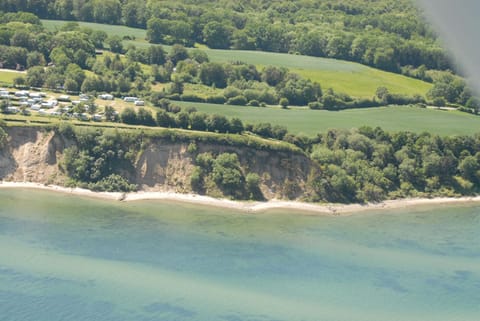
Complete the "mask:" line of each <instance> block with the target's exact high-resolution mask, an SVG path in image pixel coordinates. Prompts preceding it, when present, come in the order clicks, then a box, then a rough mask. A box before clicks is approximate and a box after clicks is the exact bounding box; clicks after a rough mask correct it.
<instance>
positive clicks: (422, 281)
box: [0, 189, 480, 321]
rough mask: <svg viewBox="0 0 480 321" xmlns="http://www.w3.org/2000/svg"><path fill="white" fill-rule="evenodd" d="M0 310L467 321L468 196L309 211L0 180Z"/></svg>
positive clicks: (477, 241)
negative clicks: (352, 211)
mask: <svg viewBox="0 0 480 321" xmlns="http://www.w3.org/2000/svg"><path fill="white" fill-rule="evenodd" d="M0 204H1V207H0V315H1V316H2V320H15V321H17V320H25V321H29V320H32V321H33V320H35V321H43V320H45V321H47V320H48V321H55V320H62V321H63V320H72V321H73V320H112V321H113V320H116V321H118V320H145V321H147V320H149V321H150V320H152V321H153V320H232V321H237V320H239V321H240V320H252V321H253V320H255V321H257V320H259V321H260V320H262V321H264V320H265V321H266V320H315V321H317V320H331V321H336V320H349V321H355V320H358V321H363V320H365V321H366V320H369V321H372V320H382V321H383V320H463V321H468V320H472V321H473V320H478V318H479V316H480V305H479V302H480V233H479V232H480V206H479V205H478V204H477V205H474V204H468V205H467V204H465V205H451V206H442V205H439V206H438V207H436V208H434V207H421V208H416V209H415V208H409V209H408V210H399V209H397V210H389V211H388V212H381V211H375V212H365V213H364V214H362V215H353V216H343V217H329V216H312V215H303V214H300V213H295V212H294V211H286V210H282V211H281V210H275V211H269V212H265V213H258V214H245V213H243V212H236V211H234V210H226V209H219V208H209V207H205V206H197V205H192V204H179V203H173V202H164V201H162V202H159V201H139V202H129V203H122V202H115V201H107V200H98V199H89V198H84V197H79V196H73V195H68V194H62V193H53V192H46V191H34V190H19V189H14V190H13V189H12V190H9V189H2V190H0Z"/></svg>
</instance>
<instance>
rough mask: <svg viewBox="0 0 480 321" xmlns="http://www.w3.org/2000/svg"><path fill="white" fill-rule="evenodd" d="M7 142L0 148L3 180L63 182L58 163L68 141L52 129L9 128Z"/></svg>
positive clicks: (63, 176) (0, 175)
mask: <svg viewBox="0 0 480 321" xmlns="http://www.w3.org/2000/svg"><path fill="white" fill-rule="evenodd" d="M7 133H8V135H9V139H8V145H7V146H6V147H5V148H3V149H2V150H1V151H0V179H2V180H6V181H15V182H35V183H45V184H59V185H61V184H63V183H64V182H65V180H66V176H65V175H64V174H63V173H62V172H61V171H59V167H58V162H59V160H60V159H61V157H62V151H63V150H64V148H65V147H66V146H67V142H65V140H63V139H61V138H60V137H59V136H58V135H56V134H55V133H54V132H53V131H46V130H42V129H40V128H30V127H12V128H8V130H7Z"/></svg>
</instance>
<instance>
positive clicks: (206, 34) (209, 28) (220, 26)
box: [202, 21, 232, 49]
mask: <svg viewBox="0 0 480 321" xmlns="http://www.w3.org/2000/svg"><path fill="white" fill-rule="evenodd" d="M202 34H203V41H205V43H206V44H207V46H209V47H210V48H215V49H228V48H229V47H230V42H231V36H232V32H231V29H230V28H229V27H228V26H226V25H225V24H224V22H219V21H210V22H209V23H207V24H206V25H205V27H204V28H203V32H202Z"/></svg>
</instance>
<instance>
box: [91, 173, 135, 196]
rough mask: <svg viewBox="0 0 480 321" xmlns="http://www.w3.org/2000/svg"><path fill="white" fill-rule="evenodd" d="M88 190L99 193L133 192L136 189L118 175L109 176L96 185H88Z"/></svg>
mask: <svg viewBox="0 0 480 321" xmlns="http://www.w3.org/2000/svg"><path fill="white" fill-rule="evenodd" d="M88 188H89V189H91V190H93V191H100V192H133V191H136V190H137V188H138V187H137V185H135V184H130V183H129V182H128V181H127V180H126V179H125V178H124V177H122V176H120V175H118V174H111V175H109V176H107V177H105V178H103V179H101V180H100V181H98V182H96V183H89V184H88Z"/></svg>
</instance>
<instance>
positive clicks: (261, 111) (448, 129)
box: [175, 102, 480, 136]
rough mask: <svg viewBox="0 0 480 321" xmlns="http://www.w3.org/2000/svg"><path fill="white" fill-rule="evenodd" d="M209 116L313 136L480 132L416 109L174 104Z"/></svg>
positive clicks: (473, 123) (470, 123)
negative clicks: (355, 131) (377, 130)
mask: <svg viewBox="0 0 480 321" xmlns="http://www.w3.org/2000/svg"><path fill="white" fill-rule="evenodd" d="M175 103H176V104H179V105H180V106H182V107H186V108H187V107H192V106H195V108H196V109H197V110H198V111H200V112H205V113H208V114H214V113H216V114H222V115H225V116H227V117H238V118H240V119H241V120H242V121H243V122H245V123H251V124H255V123H262V122H269V123H271V124H272V125H283V126H285V127H287V128H288V130H289V131H290V132H292V133H295V134H299V133H303V134H306V135H308V136H313V135H315V134H317V133H319V132H325V131H326V130H328V129H330V128H345V129H350V128H358V127H361V126H364V125H366V126H371V127H376V126H380V127H381V128H383V129H385V130H388V131H412V132H417V133H420V132H424V131H426V132H431V133H435V134H439V135H468V134H474V133H477V132H480V117H478V116H475V115H471V114H467V113H462V112H458V111H442V110H432V109H427V108H418V107H398V106H392V107H380V108H364V109H348V110H342V111H325V110H310V109H307V108H294V107H293V108H290V109H280V108H273V107H267V108H262V107H244V106H229V105H215V104H201V103H190V102H175Z"/></svg>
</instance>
